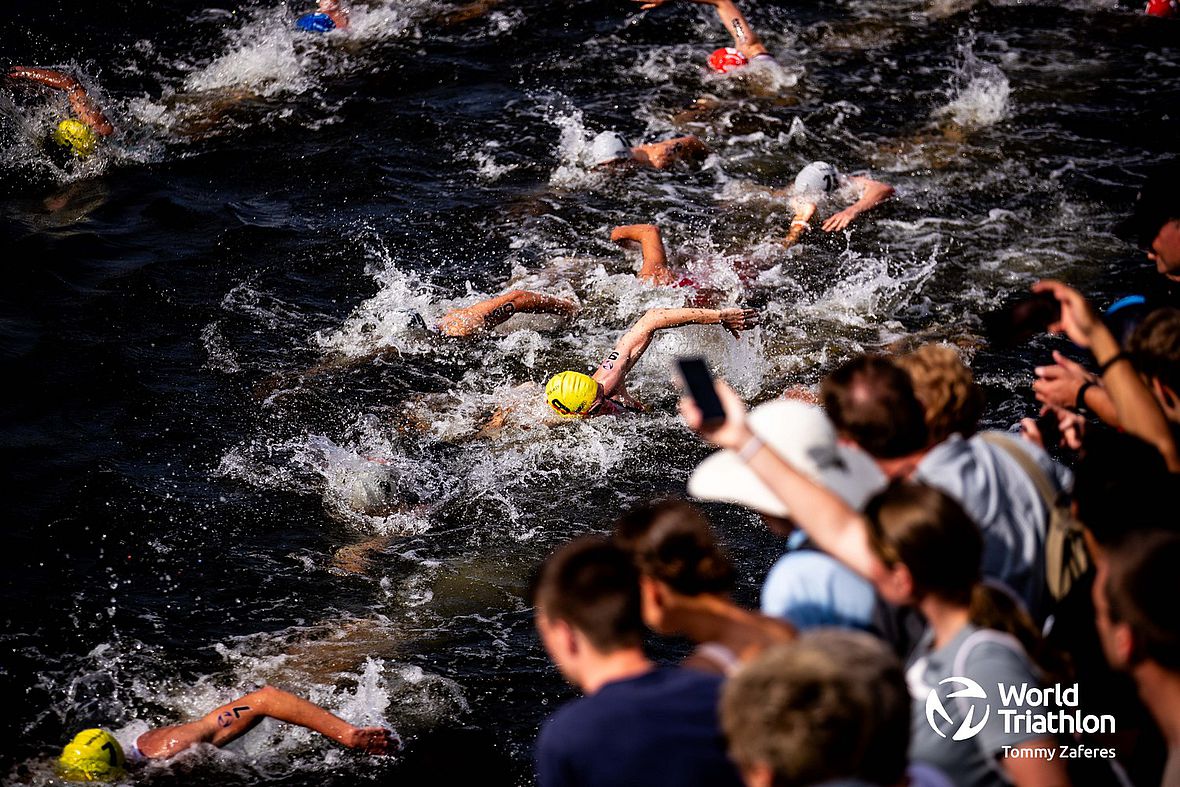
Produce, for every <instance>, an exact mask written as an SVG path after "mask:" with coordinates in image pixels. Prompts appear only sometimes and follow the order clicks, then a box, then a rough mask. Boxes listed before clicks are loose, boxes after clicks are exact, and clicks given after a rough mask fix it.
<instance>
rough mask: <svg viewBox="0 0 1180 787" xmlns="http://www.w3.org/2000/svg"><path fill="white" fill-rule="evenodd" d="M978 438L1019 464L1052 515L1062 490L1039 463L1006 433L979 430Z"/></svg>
mask: <svg viewBox="0 0 1180 787" xmlns="http://www.w3.org/2000/svg"><path fill="white" fill-rule="evenodd" d="M979 439H980V440H982V441H983V442H985V443H987V444H988V445H992V446H995V447H996V448H999V449H1000V450H1001V451H1003V452H1004V453H1005V454H1007V455H1008V456H1010V457H1012V459H1013V461H1015V462H1016V464H1018V465H1020V469H1021V470H1023V471H1024V472H1025V475H1027V476H1028V477H1029V479H1031V480H1032V482H1033V486H1035V487H1036V488H1037V494H1039V495H1040V496H1041V502H1043V503H1044V504H1045V509H1046V510H1047V511H1048V513H1049V515H1050V516H1052V514H1053V509H1055V508H1056V507H1057V506H1058V505H1059V503H1060V500H1061V496H1062V494H1063V493H1064V490H1062V489H1060V488H1058V487H1057V485H1056V484H1054V483H1053V482H1052V481H1050V480H1049V475H1048V473H1046V472H1045V471H1044V469H1043V468H1042V467H1041V466H1040V464H1039V463H1037V461H1036V460H1035V459H1033V458H1032V457H1031V456H1029V455H1028V453H1027V452H1026V451H1025V450H1024V449H1022V448H1021V447H1020V446H1018V445H1016V441H1015V440H1013V439H1012V438H1011V437H1008V436H1007V435H1003V434H1000V433H999V432H980V433H979Z"/></svg>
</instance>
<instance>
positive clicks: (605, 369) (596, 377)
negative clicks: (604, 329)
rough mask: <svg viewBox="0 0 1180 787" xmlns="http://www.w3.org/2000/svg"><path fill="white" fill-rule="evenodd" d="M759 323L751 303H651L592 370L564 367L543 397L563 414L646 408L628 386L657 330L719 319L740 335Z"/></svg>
mask: <svg viewBox="0 0 1180 787" xmlns="http://www.w3.org/2000/svg"><path fill="white" fill-rule="evenodd" d="M757 324H758V312H756V311H754V310H753V309H737V308H734V309H649V310H648V311H647V313H646V314H644V315H643V316H642V317H640V318H639V321H638V322H636V323H635V325H633V326H631V329H630V330H628V331H627V332H626V333H625V334H623V337H622V338H621V339H619V341H618V343H617V344H615V348H614V349H613V350H612V351H611V352H610V354H609V355H607V356H606V358H604V359H603V360H602V363H601V364H599V366H598V369H597V370H596V371H595V372H594V374H593V375H588V374H583V373H582V372H574V371H565V372H560V373H558V374H555V375H553V377H552V378H550V380H549V383H548V384H547V385H546V386H545V401H546V402H548V403H549V406H550V407H552V408H553V409H554V410H555V411H557V413H558V414H559V415H561V416H562V417H565V418H589V417H591V416H596V415H619V414H621V413H625V412H642V411H643V410H644V409H645V408H644V406H643V403H642V402H640V401H639V400H638V399H636V398H635V397H633V396H631V394H629V393H628V392H627V389H626V386H625V384H626V381H627V375H628V374H629V373H630V372H631V370H632V369H634V368H635V364H637V363H639V359H640V358H641V357H643V353H644V352H646V351H647V348H648V346H649V345H650V344H651V340H652V338H653V337H654V336H655V333H656V331H662V330H665V329H667V328H679V327H680V326H682V325H721V326H722V327H723V328H725V330H727V331H729V332H730V333H732V334H733V336H734V338H739V337H740V336H741V332H742V331H748V330H749V329H751V328H753V327H754V326H755V325H757Z"/></svg>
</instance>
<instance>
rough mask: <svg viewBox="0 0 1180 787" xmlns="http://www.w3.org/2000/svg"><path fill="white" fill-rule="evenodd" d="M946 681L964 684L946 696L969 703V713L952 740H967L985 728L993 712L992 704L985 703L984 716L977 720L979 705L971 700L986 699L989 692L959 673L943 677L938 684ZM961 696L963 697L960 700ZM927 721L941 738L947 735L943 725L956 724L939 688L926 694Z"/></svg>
mask: <svg viewBox="0 0 1180 787" xmlns="http://www.w3.org/2000/svg"><path fill="white" fill-rule="evenodd" d="M944 683H957V684H959V685H960V686H962V687H963V688H961V689H959V690H958V691H952V692H951V693H950V694H948V695H946V696H947V699H949V700H956V701H960V702H963V704H966V705H967V715H966V716H964V717H963V721H962V723H960V724H959V728H958V729H957V730H955V734H954V735H952V736H951V740H955V741H965V740H967V739H969V738H974V737H975V736H976V735H978V734H979V732H980V730H982V729H983V725H985V724H987V720H988V717H990V716H991V714H992V709H991V706H990V705H988V704H986V703H984V705H983V718H982V719H980V720H979V721H975V709H976V708H977V707H978V706H977V705H976V704H975V703H974V702H971V700H986V699H987V692H985V691H984V690H983V687H982V686H980V685H979V684H978V683H976V682H975V681H973V680H971V678H963V677H960V676H958V675H952V676H951V677H949V678H943V679H942V680H940V681H939V682H938V685H939V686H941V685H942V684H944ZM960 698H962V699H961V700H960ZM935 716H938V717H941V718H942V719H943V722H944V724H942V725H940V723H939V722H938V720H937V719H936V718H935ZM926 723H927V724H929V725H930V728H931V729H932V730H934V731H935V732H936V733H938V737H940V738H945V737H946V733H945V732H943V731H942V729H941V727H942V726H945V725H949V726H951V727H953V726H954V725H955V722H954V720H953V719H952V718H951V715H950V714H949V713H947V711H946V708H945V707H943V704H942V698H941V697H939V696H938V689H937V688H933V689H931V690H930V693H929V694H927V695H926Z"/></svg>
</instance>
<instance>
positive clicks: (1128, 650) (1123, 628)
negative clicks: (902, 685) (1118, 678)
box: [1111, 623, 1138, 667]
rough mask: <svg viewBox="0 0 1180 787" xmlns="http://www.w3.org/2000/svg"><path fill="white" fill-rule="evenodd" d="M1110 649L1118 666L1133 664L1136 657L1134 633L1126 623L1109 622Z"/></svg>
mask: <svg viewBox="0 0 1180 787" xmlns="http://www.w3.org/2000/svg"><path fill="white" fill-rule="evenodd" d="M1111 639H1112V640H1113V644H1112V649H1113V650H1114V655H1115V657H1116V658H1117V659H1118V666H1120V667H1125V666H1127V665H1130V664H1134V663H1135V662H1136V661H1137V660H1138V659H1137V658H1136V653H1135V635H1134V634H1132V633H1131V627H1130V626H1129V625H1127V624H1126V623H1113V624H1111Z"/></svg>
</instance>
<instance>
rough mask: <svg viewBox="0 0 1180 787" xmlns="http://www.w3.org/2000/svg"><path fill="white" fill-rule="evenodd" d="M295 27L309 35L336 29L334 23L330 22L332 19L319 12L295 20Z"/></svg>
mask: <svg viewBox="0 0 1180 787" xmlns="http://www.w3.org/2000/svg"><path fill="white" fill-rule="evenodd" d="M295 26H296V27H298V28H299V29H300V30H306V31H307V32H309V33H326V32H328V31H329V30H335V29H336V23H335V22H333V21H332V17H330V16H328V15H327V14H321V13H319V12H316V13H312V14H304V15H303V16H301V17H299V18H298V19H296V20H295Z"/></svg>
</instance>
